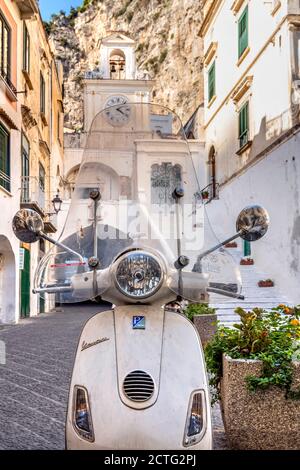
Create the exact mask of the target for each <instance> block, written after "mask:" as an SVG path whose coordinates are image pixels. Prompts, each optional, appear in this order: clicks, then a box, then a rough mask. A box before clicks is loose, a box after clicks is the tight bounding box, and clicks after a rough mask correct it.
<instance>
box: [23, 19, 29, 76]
mask: <svg viewBox="0 0 300 470" xmlns="http://www.w3.org/2000/svg"><path fill="white" fill-rule="evenodd" d="M23 70H25V72H27V73H29V72H30V37H29V34H28V29H27V26H26V24H25V23H24V27H23Z"/></svg>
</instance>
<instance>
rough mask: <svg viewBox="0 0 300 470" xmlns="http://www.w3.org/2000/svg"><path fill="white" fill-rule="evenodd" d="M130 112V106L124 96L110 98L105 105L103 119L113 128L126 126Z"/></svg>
mask: <svg viewBox="0 0 300 470" xmlns="http://www.w3.org/2000/svg"><path fill="white" fill-rule="evenodd" d="M109 108H110V109H109ZM130 112H131V108H130V105H129V104H128V101H127V99H126V98H125V97H124V96H112V97H111V98H109V99H108V100H107V102H106V104H105V111H104V113H105V117H106V119H107V121H108V122H109V123H110V124H112V125H113V126H123V125H124V124H126V123H127V122H128V121H129V118H130Z"/></svg>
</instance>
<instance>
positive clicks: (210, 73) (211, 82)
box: [208, 62, 216, 101]
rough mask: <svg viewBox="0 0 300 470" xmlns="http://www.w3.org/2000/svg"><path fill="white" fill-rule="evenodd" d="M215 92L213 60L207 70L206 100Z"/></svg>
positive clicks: (214, 64) (214, 66) (214, 65)
mask: <svg viewBox="0 0 300 470" xmlns="http://www.w3.org/2000/svg"><path fill="white" fill-rule="evenodd" d="M215 94H216V63H215V62H214V63H213V64H212V66H211V68H210V69H209V71H208V101H210V100H211V99H212V98H213V97H214V96H215Z"/></svg>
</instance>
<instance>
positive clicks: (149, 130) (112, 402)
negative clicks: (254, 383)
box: [13, 103, 268, 450]
mask: <svg viewBox="0 0 300 470" xmlns="http://www.w3.org/2000/svg"><path fill="white" fill-rule="evenodd" d="M164 162H168V163H164ZM13 227H14V231H15V234H16V235H17V237H18V238H19V239H20V240H22V241H24V242H27V243H28V242H30V243H31V242H34V241H36V240H38V239H39V238H44V239H46V240H48V241H51V242H52V243H53V244H54V247H53V249H52V250H51V251H50V252H49V253H48V254H47V255H46V256H45V258H44V259H43V260H42V261H41V263H40V266H39V269H38V272H37V275H36V281H35V292H36V293H39V294H41V295H46V296H49V294H55V295H56V299H57V300H59V301H60V302H68V303H70V302H74V303H75V302H81V301H85V300H87V299H95V298H99V296H101V298H102V299H103V300H106V301H109V302H111V303H112V304H113V307H112V308H111V309H109V310H107V311H105V312H101V313H99V314H97V315H95V316H94V317H93V318H91V319H90V320H89V321H88V322H87V323H86V325H85V326H84V328H83V331H82V334H81V337H80V340H79V344H78V349H77V354H76V358H75V363H74V369H73V375H72V380H71V385H70V394H69V404H68V413H67V423H66V445H67V448H68V449H114V450H122V449H127V450H128V449H164V450H166V449H179V450H180V449H195V450H197V449H211V448H212V424H211V412H210V397H209V389H208V381H207V375H206V368H205V362H204V358H203V351H202V346H201V342H200V339H199V336H198V333H197V331H196V329H195V327H194V326H193V324H192V323H191V322H190V321H189V320H187V318H186V317H185V316H184V315H181V314H179V313H174V312H173V311H171V310H170V309H168V308H167V304H168V303H169V302H174V301H177V302H181V303H182V302H183V300H184V299H187V300H190V301H195V302H207V301H208V300H209V299H210V296H220V295H225V296H229V297H233V298H241V299H242V298H243V297H242V296H241V293H240V290H241V283H240V279H239V271H238V268H237V266H236V265H235V263H234V261H233V259H232V258H231V256H230V255H229V254H228V253H226V250H224V249H223V245H224V244H226V243H227V242H228V241H230V240H233V239H234V238H237V237H239V236H240V237H242V238H244V239H247V240H251V241H254V240H257V239H259V238H260V237H261V236H263V235H264V234H265V233H266V231H267V228H268V215H267V213H266V212H265V211H264V209H262V208H261V207H259V206H254V207H253V206H252V207H249V208H246V209H244V211H242V213H241V214H240V216H239V218H238V222H237V233H236V234H235V235H234V236H233V237H231V238H230V239H229V240H225V241H224V242H222V243H221V242H219V241H218V240H217V239H216V237H215V236H214V234H213V232H212V230H211V226H210V224H209V221H208V220H207V215H206V212H205V206H204V205H203V201H202V200H201V193H200V192H199V187H198V183H197V177H196V172H195V166H194V162H193V160H192V157H191V154H190V152H189V147H188V143H187V141H186V139H185V136H184V132H183V130H182V126H181V123H180V120H179V119H178V117H177V116H176V115H175V114H174V113H172V112H171V111H170V110H168V109H165V108H162V107H160V106H155V105H150V104H142V103H140V104H129V103H127V104H125V105H117V106H113V107H111V108H108V109H105V110H104V111H103V112H101V113H100V114H99V115H97V117H96V118H95V120H94V122H93V124H92V126H91V130H90V133H89V135H88V138H87V143H86V148H85V151H84V156H83V160H82V163H81V167H80V171H79V175H78V179H77V182H76V187H75V191H74V193H73V197H72V201H71V206H70V209H69V212H68V217H67V220H66V224H65V227H64V230H63V233H62V235H61V238H60V240H59V241H54V240H52V239H51V238H49V237H48V236H47V235H46V234H45V233H44V231H43V222H42V220H41V218H40V217H39V216H38V214H36V213H35V212H34V211H31V210H21V211H19V212H18V213H17V215H16V216H15V218H14V222H13ZM83 308H84V307H83Z"/></svg>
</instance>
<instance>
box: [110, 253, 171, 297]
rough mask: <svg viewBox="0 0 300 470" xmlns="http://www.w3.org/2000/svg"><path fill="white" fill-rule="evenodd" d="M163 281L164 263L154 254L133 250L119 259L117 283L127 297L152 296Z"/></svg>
mask: <svg viewBox="0 0 300 470" xmlns="http://www.w3.org/2000/svg"><path fill="white" fill-rule="evenodd" d="M162 281H163V268H162V265H161V263H160V261H159V259H158V258H156V257H155V256H154V255H152V254H149V253H145V252H143V251H131V252H129V253H127V254H125V255H124V256H123V257H122V258H120V259H119V260H118V265H117V268H116V285H117V287H118V289H119V290H120V292H122V294H125V295H126V296H127V297H131V298H134V299H144V298H146V297H150V296H151V295H153V294H154V293H155V292H156V291H157V290H158V289H159V288H160V286H161V283H162Z"/></svg>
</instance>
